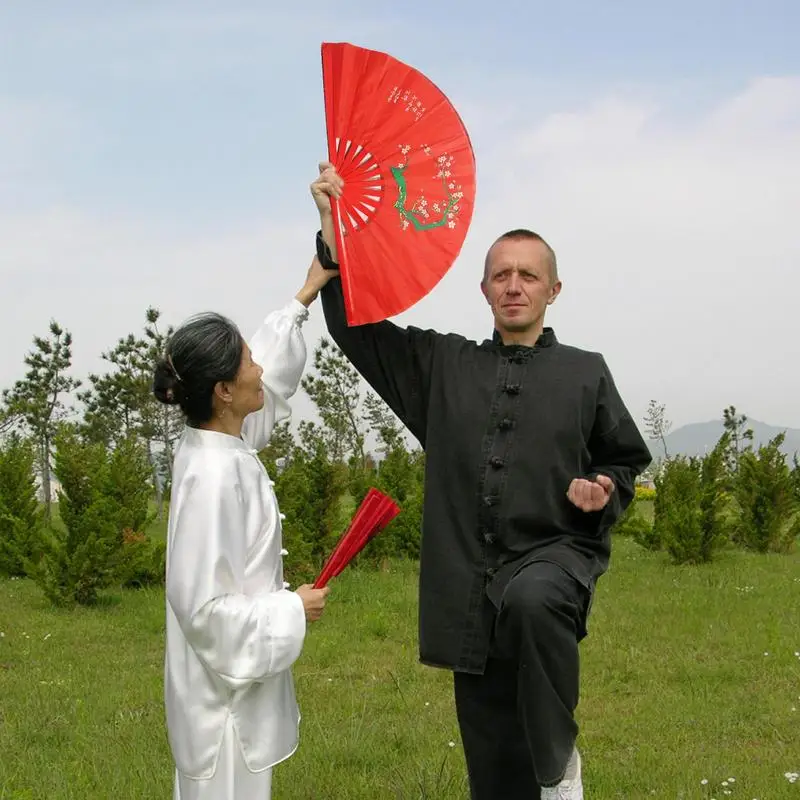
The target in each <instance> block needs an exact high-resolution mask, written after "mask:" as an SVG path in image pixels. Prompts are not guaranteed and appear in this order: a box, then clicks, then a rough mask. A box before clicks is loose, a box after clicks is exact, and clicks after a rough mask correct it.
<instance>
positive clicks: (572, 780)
mask: <svg viewBox="0 0 800 800" xmlns="http://www.w3.org/2000/svg"><path fill="white" fill-rule="evenodd" d="M541 800H583V780H582V779H581V754H580V753H579V752H578V750H577V748H576V749H575V750H573V751H572V755H571V756H570V759H569V763H568V764H567V771H566V774H565V775H564V778H563V779H562V781H561V783H559V784H558V786H545V787H543V788H542V794H541Z"/></svg>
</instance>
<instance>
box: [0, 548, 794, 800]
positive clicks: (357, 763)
mask: <svg viewBox="0 0 800 800" xmlns="http://www.w3.org/2000/svg"><path fill="white" fill-rule="evenodd" d="M163 606H164V596H163V592H162V591H138V592H134V591H131V592H118V593H116V594H113V595H111V596H110V597H109V598H108V600H107V602H105V603H104V604H103V605H102V606H101V607H98V608H94V609H90V610H86V609H81V610H78V611H74V612H58V611H54V610H52V609H50V608H48V607H47V605H46V604H45V602H44V600H43V599H42V597H41V596H40V594H39V592H38V590H37V589H36V587H35V586H33V585H32V584H31V583H30V582H28V581H5V582H0V632H2V637H0V798H2V800H12V798H13V800H23V798H24V799H25V800H29V799H30V800H34V799H35V800H38V799H39V798H42V799H44V798H47V800H61V798H64V799H66V798H74V799H75V800H78V798H81V800H85V798H104V799H107V800H116V798H120V800H127V799H128V798H130V799H131V800H133V799H134V798H148V800H151V799H154V798H168V797H170V796H171V783H172V766H171V761H170V755H169V751H168V749H167V745H166V739H165V735H164V727H163V711H162V658H163V642H162V635H163V616H164V608H163ZM798 653H800V557H799V556H797V555H793V556H753V555H747V554H743V553H738V552H726V553H725V554H723V555H722V556H721V557H720V560H719V562H718V563H715V564H713V565H711V566H708V567H702V568H701V567H692V568H674V567H671V566H669V565H668V564H667V563H666V561H665V560H664V558H663V557H661V556H657V555H652V554H649V553H646V552H645V551H643V550H641V549H639V548H638V547H637V546H636V545H634V544H633V543H631V542H630V541H626V540H619V541H617V543H616V550H615V555H614V560H613V565H612V569H611V571H610V573H609V574H608V575H607V576H606V577H605V578H604V579H603V580H602V581H601V583H600V586H599V589H598V596H597V600H596V602H595V606H594V611H593V615H592V618H591V621H590V635H589V638H588V639H587V640H586V641H585V643H584V646H583V697H582V701H581V705H580V710H579V717H580V722H581V726H582V728H581V740H580V745H581V747H582V750H583V753H584V756H585V782H586V790H587V791H586V793H587V798H588V799H589V800H594V799H595V798H597V799H600V798H603V799H604V798H631V799H632V800H638V799H639V798H711V797H714V798H718V800H721V799H722V798H723V797H734V798H735V797H739V798H746V800H751V798H758V799H759V800H780V798H800V780H798V782H797V783H792V782H790V780H789V779H787V777H786V776H785V773H795V772H797V773H800V710H799V709H800V657H798V655H797V654H798ZM416 655H417V653H416V569H415V567H414V565H411V564H398V565H393V566H392V569H391V570H390V571H388V572H383V573H369V572H355V571H353V572H350V573H346V574H345V575H343V576H342V577H341V578H339V579H338V580H337V582H336V585H335V587H334V592H333V593H332V596H331V602H330V606H329V610H328V612H327V614H326V617H325V618H324V619H323V620H322V621H321V622H319V623H317V624H315V625H314V626H313V627H312V628H311V630H310V633H309V638H308V640H307V646H306V649H305V651H304V654H303V655H302V657H301V659H300V660H299V662H298V663H297V665H296V667H295V676H296V680H297V685H298V694H299V699H300V703H301V708H302V712H303V715H304V719H303V723H302V733H301V745H300V749H299V751H298V752H297V754H296V755H295V756H294V757H293V758H292V759H290V760H289V761H287V762H286V763H285V764H283V765H281V766H280V767H279V768H278V769H277V770H276V779H275V792H274V796H275V797H276V800H334V799H337V798H347V799H348V800H383V799H384V798H386V800H394V798H403V799H404V800H405V799H406V798H408V799H409V800H411V799H413V798H433V799H434V800H451V799H452V800H455V799H456V798H459V799H461V798H466V797H467V792H466V789H465V780H464V764H463V757H462V754H461V750H460V745H459V739H458V729H457V726H456V721H455V715H454V711H453V705H452V700H451V676H450V674H449V673H447V672H443V671H439V670H432V669H429V668H425V667H422V666H420V665H418V663H417V661H416ZM704 779H705V780H707V781H708V782H709V783H708V784H707V785H701V781H702V780H704ZM727 779H735V781H734V782H733V783H730V784H729V785H728V787H723V786H721V782H722V781H723V780H727ZM726 788H727V790H728V791H729V792H731V794H730V795H728V794H724V791H725V789H726ZM498 800H502V798H498Z"/></svg>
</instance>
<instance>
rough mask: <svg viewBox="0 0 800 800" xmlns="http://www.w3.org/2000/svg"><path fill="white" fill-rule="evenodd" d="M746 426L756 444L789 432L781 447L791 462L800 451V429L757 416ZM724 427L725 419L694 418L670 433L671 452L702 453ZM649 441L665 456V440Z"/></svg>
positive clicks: (656, 454) (656, 452)
mask: <svg viewBox="0 0 800 800" xmlns="http://www.w3.org/2000/svg"><path fill="white" fill-rule="evenodd" d="M746 427H748V428H752V430H753V446H754V447H759V446H760V445H762V444H766V443H767V442H769V441H770V439H774V438H775V437H776V436H777V435H778V434H779V433H783V432H785V433H786V439H785V441H784V443H783V447H782V448H781V449H782V450H783V452H784V453H786V455H787V456H788V458H789V461H790V462H791V459H792V456H793V455H794V454H795V453H800V429H797V428H781V427H778V426H775V425H767V424H766V423H765V422H758V420H754V419H748V420H747V425H746ZM724 430H725V428H724V427H723V425H722V420H712V421H711V422H694V423H692V424H691V425H684V426H683V427H681V428H677V429H676V430H674V431H672V432H671V433H670V434H669V436H667V448H668V450H669V454H670V455H671V456H675V455H684V456H701V455H703V454H704V453H706V452H708V451H709V450H712V449H713V447H714V445H715V444H716V443H717V442H718V441H719V438H720V436H722V434H723V432H724ZM648 445H649V447H650V452H651V453H652V454H653V457H654V458H662V457H663V456H664V447H663V445H662V444H661V442H653V441H650V442H648Z"/></svg>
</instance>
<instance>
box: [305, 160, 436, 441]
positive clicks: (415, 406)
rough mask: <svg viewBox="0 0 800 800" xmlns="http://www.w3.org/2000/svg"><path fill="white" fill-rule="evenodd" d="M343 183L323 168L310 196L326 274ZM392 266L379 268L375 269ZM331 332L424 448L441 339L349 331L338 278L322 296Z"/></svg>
mask: <svg viewBox="0 0 800 800" xmlns="http://www.w3.org/2000/svg"><path fill="white" fill-rule="evenodd" d="M340 187H341V179H340V178H338V176H337V175H336V173H335V171H334V170H333V168H332V167H331V166H330V165H329V164H327V163H324V162H323V163H322V164H320V176H319V178H318V179H317V180H316V181H315V182H314V183H313V184H312V185H311V193H312V195H313V197H314V200H315V202H316V203H317V208H318V209H319V212H320V223H321V230H320V231H319V233H318V234H317V241H316V248H317V257H318V258H319V261H320V263H321V264H322V266H323V267H325V268H326V269H334V270H338V268H339V265H338V263H337V261H336V239H335V235H334V227H333V226H334V222H333V214H332V212H331V208H330V197H331V196H338V194H337V192H339V191H340ZM381 267H384V268H388V267H389V265H388V264H387V265H380V264H378V265H376V268H377V269H380V268H381ZM320 297H321V299H322V308H323V311H324V314H325V323H326V325H327V327H328V332H329V333H330V335H331V338H332V339H333V341H334V342H335V343H336V344H337V346H338V347H339V349H340V350H341V351H342V352H343V353H344V355H345V357H346V358H347V359H348V361H350V363H351V364H352V365H353V366H354V367H355V369H356V370H358V372H359V373H360V374H361V376H362V377H363V378H364V380H366V381H367V383H368V384H369V385H370V386H371V387H372V388H373V390H374V391H375V392H376V393H377V394H378V395H379V396H380V397H381V398H382V399H383V400H384V402H385V403H386V404H387V405H388V406H389V408H391V409H392V411H394V413H395V414H397V416H398V417H399V418H400V420H401V421H402V422H403V424H404V425H405V426H406V427H407V428H408V429H409V431H411V433H412V434H413V435H414V436H415V437H416V438H417V440H418V441H419V442H420V444H421V445H422V446H423V447H424V446H425V429H426V424H427V416H428V396H429V393H430V381H431V373H432V371H433V364H434V359H435V357H436V348H437V346H438V345H439V344H440V342H441V341H442V339H443V337H442V336H441V334H438V333H436V332H435V331H432V330H421V329H419V328H414V327H408V328H401V327H399V326H398V325H395V324H394V323H392V322H390V321H388V320H385V321H383V322H377V323H370V324H366V325H357V326H353V327H350V326H349V325H348V324H347V316H346V313H345V305H344V294H343V293H342V282H341V279H340V278H339V277H338V276H337V277H335V278H333V279H331V280H330V281H328V283H327V284H326V285H325V287H324V288H323V289H322V292H321V293H320Z"/></svg>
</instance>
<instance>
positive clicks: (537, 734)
mask: <svg viewBox="0 0 800 800" xmlns="http://www.w3.org/2000/svg"><path fill="white" fill-rule="evenodd" d="M590 602H591V596H590V593H589V591H588V590H587V589H586V588H585V587H584V586H583V585H581V584H580V583H579V582H578V581H577V580H576V579H575V578H573V577H572V576H571V575H570V574H569V573H568V572H566V571H565V570H564V569H562V568H561V567H559V566H558V565H556V564H551V563H547V562H540V563H533V564H530V565H529V566H527V567H525V568H524V569H523V570H522V571H521V572H520V573H518V574H517V575H516V576H515V577H514V578H513V579H512V580H511V582H510V583H509V585H508V587H507V589H506V592H505V595H504V598H503V604H502V607H501V609H500V611H499V613H498V615H497V619H496V622H495V630H494V637H493V642H492V649H491V653H490V657H489V660H488V663H487V665H486V670H485V672H484V674H483V675H470V674H465V673H458V672H457V673H455V675H454V688H455V701H456V712H457V715H458V722H459V727H460V729H461V739H462V742H463V745H464V754H465V756H466V760H467V772H468V774H469V784H470V792H471V798H472V800H501V798H502V800H532V798H538V796H539V795H538V789H539V787H541V786H553V785H555V784H557V783H558V782H559V781H560V780H561V779H562V778H563V776H564V772H565V770H566V767H567V762H568V761H569V757H570V755H571V754H572V750H573V747H574V745H575V739H576V737H577V733H578V726H577V723H576V722H575V718H574V712H575V708H576V707H577V705H578V695H579V673H580V665H579V653H578V643H579V642H580V640H581V639H582V638H583V637H584V636H585V634H586V627H585V625H586V617H587V615H588V612H589V606H590Z"/></svg>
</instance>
